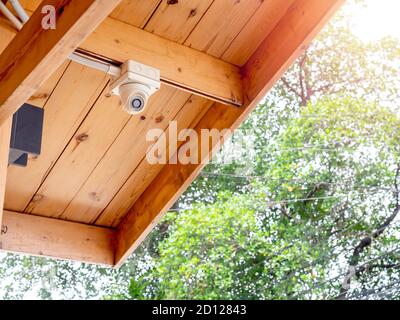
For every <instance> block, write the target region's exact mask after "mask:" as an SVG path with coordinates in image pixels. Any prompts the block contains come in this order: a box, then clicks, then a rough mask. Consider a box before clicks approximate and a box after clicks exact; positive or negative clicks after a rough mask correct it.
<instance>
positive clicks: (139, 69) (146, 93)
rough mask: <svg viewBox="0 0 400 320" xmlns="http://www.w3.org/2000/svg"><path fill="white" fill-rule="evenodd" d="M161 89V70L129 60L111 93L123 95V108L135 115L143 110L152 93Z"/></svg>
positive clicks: (113, 84) (122, 68)
mask: <svg viewBox="0 0 400 320" xmlns="http://www.w3.org/2000/svg"><path fill="white" fill-rule="evenodd" d="M159 89H160V71H159V70H158V69H155V68H152V67H149V66H146V65H144V64H141V63H138V62H136V61H132V60H129V61H127V62H126V63H124V64H123V65H122V67H121V76H120V77H119V78H117V79H115V81H114V82H113V83H112V84H111V93H112V94H115V95H118V96H120V97H121V103H122V107H123V109H124V110H125V111H126V112H128V113H129V114H132V115H135V114H138V113H140V112H142V111H143V109H144V108H145V107H146V105H147V102H148V100H149V98H150V96H151V95H152V94H154V93H155V92H156V91H157V90H159Z"/></svg>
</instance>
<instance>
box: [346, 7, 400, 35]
mask: <svg viewBox="0 0 400 320" xmlns="http://www.w3.org/2000/svg"><path fill="white" fill-rule="evenodd" d="M365 2H366V8H363V9H360V8H359V7H357V8H356V7H352V10H354V14H355V17H354V33H355V34H356V35H357V36H359V37H360V38H361V39H362V40H364V41H374V40H379V39H380V38H383V37H385V36H388V35H390V36H393V37H397V38H399V39H400V0H365Z"/></svg>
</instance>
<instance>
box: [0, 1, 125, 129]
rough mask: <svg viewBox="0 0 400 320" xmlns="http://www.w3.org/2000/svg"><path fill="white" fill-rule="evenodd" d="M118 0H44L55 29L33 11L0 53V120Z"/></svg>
mask: <svg viewBox="0 0 400 320" xmlns="http://www.w3.org/2000/svg"><path fill="white" fill-rule="evenodd" d="M119 1H120V0H108V1H98V0H97V1H96V0H82V1H71V0H44V1H43V2H42V5H52V6H54V7H55V9H56V12H58V17H57V27H56V29H54V30H53V29H47V30H46V29H44V28H43V27H42V19H43V14H42V13H41V10H37V11H35V12H34V13H33V15H32V16H31V18H30V19H29V21H28V22H27V23H26V25H25V26H24V28H23V29H22V30H21V31H20V32H18V34H17V35H16V36H15V37H14V38H13V40H12V41H11V43H10V44H9V45H8V46H7V48H6V49H5V50H4V51H3V52H2V54H1V55H0V86H1V91H0V124H1V123H3V122H4V121H6V120H7V119H8V118H9V117H10V116H11V115H13V114H14V112H15V111H17V110H18V108H19V107H20V106H21V105H22V104H23V103H24V102H25V101H27V100H28V99H29V98H30V97H31V96H32V95H33V94H34V93H35V91H37V89H38V88H39V87H40V85H41V84H42V83H44V81H46V79H47V78H48V77H50V76H51V74H52V73H53V72H54V71H56V70H57V68H58V67H59V66H60V65H61V64H62V63H63V62H64V61H65V60H66V59H67V57H68V55H69V54H70V53H71V52H72V51H74V49H75V48H76V47H77V46H78V45H79V44H80V43H81V42H82V41H83V40H84V39H85V38H86V37H87V36H88V35H89V34H90V33H91V32H92V31H93V30H94V29H95V28H96V27H97V26H98V25H99V24H100V23H101V21H103V20H104V19H105V18H106V17H107V16H108V15H109V14H110V13H111V11H112V10H113V9H114V8H115V7H116V6H117V5H118V3H119Z"/></svg>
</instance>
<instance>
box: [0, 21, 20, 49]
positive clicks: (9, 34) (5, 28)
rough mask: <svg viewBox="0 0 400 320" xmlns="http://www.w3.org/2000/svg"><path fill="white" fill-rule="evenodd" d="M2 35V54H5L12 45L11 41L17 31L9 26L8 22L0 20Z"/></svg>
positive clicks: (0, 41)
mask: <svg viewBox="0 0 400 320" xmlns="http://www.w3.org/2000/svg"><path fill="white" fill-rule="evenodd" d="M0 34H1V38H0V52H3V51H4V49H6V48H7V46H8V45H9V44H10V42H11V40H12V39H14V37H15V35H16V34H17V31H16V30H15V29H13V28H12V27H11V26H10V25H9V23H8V20H5V19H4V18H0Z"/></svg>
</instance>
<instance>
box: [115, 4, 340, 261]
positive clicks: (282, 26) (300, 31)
mask: <svg viewBox="0 0 400 320" xmlns="http://www.w3.org/2000/svg"><path fill="white" fill-rule="evenodd" d="M342 3H343V0H318V1H315V0H297V1H295V2H294V4H293V5H292V6H291V8H290V9H289V10H288V12H287V13H286V15H285V16H284V17H283V18H282V19H281V21H280V22H279V23H278V25H277V26H276V28H275V29H274V30H273V31H272V32H271V33H270V34H269V35H268V36H267V37H266V39H265V40H264V42H263V43H262V44H261V46H260V47H259V49H258V50H257V51H256V52H255V53H254V55H253V56H252V57H251V58H250V59H249V61H248V62H247V64H246V65H245V66H244V67H243V70H242V72H243V74H244V85H245V90H246V91H245V106H243V107H241V108H237V109H235V108H229V107H227V106H225V105H222V104H219V103H215V104H214V106H213V107H212V108H211V109H210V110H209V111H208V112H207V113H206V114H205V115H204V117H203V119H202V120H201V121H200V122H199V124H198V125H197V127H196V128H195V130H196V131H197V132H198V133H199V132H200V130H201V129H203V128H215V129H219V130H223V129H226V128H229V129H236V128H237V127H238V126H239V125H240V124H241V122H242V121H243V120H244V119H245V118H246V117H247V116H248V114H249V113H250V112H251V111H252V110H253V109H254V108H255V106H256V105H257V103H258V102H259V101H260V100H261V99H262V98H263V97H264V96H265V94H266V93H267V91H268V90H270V89H271V87H272V86H273V85H274V83H275V82H276V81H277V80H278V79H279V78H280V77H281V76H282V74H283V72H284V71H285V70H286V69H287V68H288V67H289V66H290V65H291V64H292V63H293V62H294V60H295V59H296V58H297V57H298V56H299V55H300V54H301V53H302V52H303V50H304V49H305V48H306V46H307V45H308V44H309V42H310V41H311V40H312V39H313V38H314V37H315V36H316V34H317V33H318V32H319V31H320V30H321V28H322V27H323V26H324V25H325V23H326V22H327V21H328V19H329V18H330V17H331V16H332V15H333V14H334V12H336V10H337V9H338V8H339V6H340V5H341V4H342ZM199 136H200V135H199ZM218 147H219V146H218V142H216V143H214V145H211V146H210V153H213V152H215V151H216V149H217V148H218ZM203 167H204V164H197V165H181V164H178V165H170V164H168V165H166V166H164V168H163V169H162V170H161V172H160V173H159V175H158V176H157V178H156V179H155V180H154V181H153V182H152V183H151V184H150V186H149V187H148V188H147V189H146V191H145V192H144V193H143V194H142V195H141V196H140V198H139V199H138V200H137V202H136V203H135V204H134V206H133V207H132V208H131V210H130V212H129V213H128V214H127V215H126V217H125V218H124V220H123V221H122V222H121V223H120V225H119V227H118V231H117V232H118V236H117V247H116V265H117V266H119V265H121V264H122V263H123V262H124V261H125V259H126V258H127V257H129V255H130V254H131V253H132V252H133V251H134V250H135V249H136V248H137V247H138V245H139V244H140V243H141V241H142V240H143V239H144V238H145V237H146V236H147V234H148V233H149V232H150V231H151V230H152V228H153V227H154V226H155V225H156V224H157V222H158V221H159V219H161V217H162V216H163V214H164V213H165V212H167V211H168V209H169V208H170V207H171V206H172V205H173V204H174V203H175V202H176V200H178V198H179V196H180V195H181V194H182V193H183V192H184V191H185V190H186V188H187V187H188V186H189V185H190V183H191V182H192V181H193V180H194V179H195V178H196V176H197V175H198V174H199V172H200V171H201V169H202V168H203Z"/></svg>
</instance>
